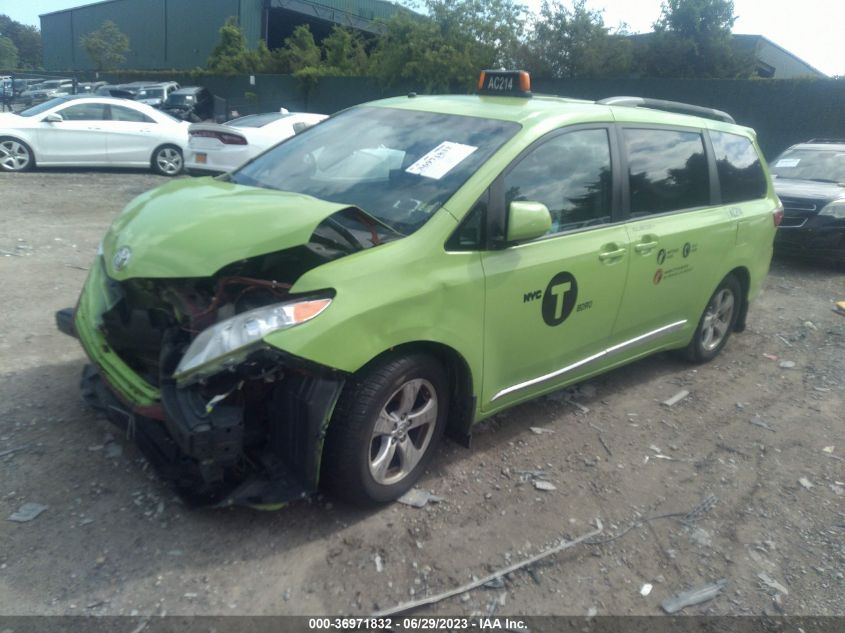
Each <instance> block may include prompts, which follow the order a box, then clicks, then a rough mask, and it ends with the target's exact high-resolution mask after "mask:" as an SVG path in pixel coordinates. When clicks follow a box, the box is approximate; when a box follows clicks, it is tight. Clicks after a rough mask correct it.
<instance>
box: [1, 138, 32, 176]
mask: <svg viewBox="0 0 845 633" xmlns="http://www.w3.org/2000/svg"><path fill="white" fill-rule="evenodd" d="M31 161H32V156H31V154H30V152H29V148H28V147H27V146H26V145H24V144H23V143H20V142H18V141H16V140H14V139H7V140H5V141H2V142H0V165H2V166H3V169H5V170H6V171H23V170H25V169H26V168H27V167H29V164H30V162H31Z"/></svg>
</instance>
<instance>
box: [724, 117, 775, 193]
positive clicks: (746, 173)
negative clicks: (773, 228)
mask: <svg viewBox="0 0 845 633" xmlns="http://www.w3.org/2000/svg"><path fill="white" fill-rule="evenodd" d="M710 140H711V142H712V143H713V152H714V153H715V154H716V169H717V171H718V173H719V185H720V186H721V189H722V202H723V203H725V204H728V203H731V202H742V201H744V200H756V199H758V198H762V197H764V196H765V195H766V190H767V189H768V186H767V184H766V175H765V174H764V173H763V166H762V165H761V164H760V157H759V156H758V155H757V151H756V150H755V149H754V145H753V143H752V142H751V139H748V138H746V137H744V136H739V135H738V134H728V133H727V132H710Z"/></svg>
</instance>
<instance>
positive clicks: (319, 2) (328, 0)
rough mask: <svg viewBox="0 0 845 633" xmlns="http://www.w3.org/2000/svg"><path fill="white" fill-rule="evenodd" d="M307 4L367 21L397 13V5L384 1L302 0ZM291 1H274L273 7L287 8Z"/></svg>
mask: <svg viewBox="0 0 845 633" xmlns="http://www.w3.org/2000/svg"><path fill="white" fill-rule="evenodd" d="M302 2H304V3H305V4H311V5H315V6H317V7H320V6H322V7H329V8H331V9H336V10H338V11H345V12H346V13H351V14H352V15H357V16H359V17H362V18H365V19H367V20H376V19H387V18H389V17H390V16H391V15H393V14H394V13H396V11H397V10H398V9H397V5H395V4H393V3H392V2H385V1H384V0H316V1H314V0H302ZM289 4H290V0H272V3H271V6H273V7H278V8H287V6H288V5H289Z"/></svg>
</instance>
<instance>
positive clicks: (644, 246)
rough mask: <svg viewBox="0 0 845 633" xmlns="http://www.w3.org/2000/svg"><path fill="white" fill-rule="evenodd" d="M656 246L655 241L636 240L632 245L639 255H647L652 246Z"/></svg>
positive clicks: (652, 248)
mask: <svg viewBox="0 0 845 633" xmlns="http://www.w3.org/2000/svg"><path fill="white" fill-rule="evenodd" d="M655 246H657V242H656V241H654V242H637V243H636V244H635V245H634V250H635V251H637V252H638V253H640V254H641V255H647V254H648V253H650V252H651V251H653V250H654V247H655Z"/></svg>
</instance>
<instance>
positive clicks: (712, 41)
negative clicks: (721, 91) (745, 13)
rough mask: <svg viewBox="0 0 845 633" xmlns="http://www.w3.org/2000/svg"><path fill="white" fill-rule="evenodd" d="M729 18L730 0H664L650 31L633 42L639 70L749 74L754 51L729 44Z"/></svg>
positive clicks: (692, 75) (721, 75)
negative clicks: (646, 37)
mask: <svg viewBox="0 0 845 633" xmlns="http://www.w3.org/2000/svg"><path fill="white" fill-rule="evenodd" d="M734 22H736V16H735V15H734V4H733V2H732V0H665V2H664V3H663V5H662V11H661V15H660V18H659V19H658V20H657V22H655V23H654V30H655V32H654V34H653V35H652V36H650V37H649V38H648V40H646V41H643V40H640V42H639V44H638V47H639V49H640V51H641V52H642V55H641V56H640V59H642V62H643V63H642V70H643V72H644V73H645V74H647V75H650V76H652V77H688V78H727V79H730V78H742V77H749V76H750V75H751V74H752V72H753V70H754V58H753V54H752V53H743V52H741V51H738V50H737V49H736V48H735V47H734V45H733V42H732V39H731V28H732V27H733V25H734Z"/></svg>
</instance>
